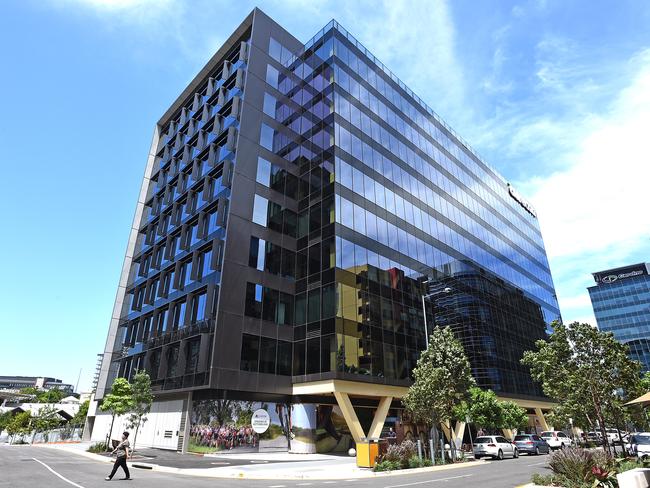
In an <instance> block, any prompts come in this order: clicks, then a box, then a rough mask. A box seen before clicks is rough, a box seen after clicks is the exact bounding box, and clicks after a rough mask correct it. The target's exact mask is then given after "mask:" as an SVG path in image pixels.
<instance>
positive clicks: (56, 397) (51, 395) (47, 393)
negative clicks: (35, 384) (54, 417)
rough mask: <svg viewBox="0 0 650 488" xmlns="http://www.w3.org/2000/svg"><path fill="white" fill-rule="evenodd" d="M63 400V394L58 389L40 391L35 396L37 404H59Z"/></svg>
mask: <svg viewBox="0 0 650 488" xmlns="http://www.w3.org/2000/svg"><path fill="white" fill-rule="evenodd" d="M63 398H65V392H64V391H63V390H59V389H58V388H52V389H50V390H44V391H40V392H38V394H37V395H36V400H37V401H38V403H59V402H60V401H61V400H62V399H63Z"/></svg>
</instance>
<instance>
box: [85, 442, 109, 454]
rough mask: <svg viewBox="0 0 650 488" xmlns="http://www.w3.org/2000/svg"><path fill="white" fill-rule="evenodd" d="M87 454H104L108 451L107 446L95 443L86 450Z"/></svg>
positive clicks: (104, 443) (103, 443)
mask: <svg viewBox="0 0 650 488" xmlns="http://www.w3.org/2000/svg"><path fill="white" fill-rule="evenodd" d="M87 451H88V452H95V453H97V452H106V451H108V445H107V444H106V442H95V443H94V444H93V445H92V446H90V447H89V448H88V449H87Z"/></svg>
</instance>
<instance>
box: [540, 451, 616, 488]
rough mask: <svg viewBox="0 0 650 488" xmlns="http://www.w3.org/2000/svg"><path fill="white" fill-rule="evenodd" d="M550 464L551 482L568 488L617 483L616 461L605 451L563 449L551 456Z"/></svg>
mask: <svg viewBox="0 0 650 488" xmlns="http://www.w3.org/2000/svg"><path fill="white" fill-rule="evenodd" d="M548 464H549V467H550V468H551V471H553V476H552V480H551V481H552V482H553V483H554V484H555V485H559V486H565V487H566V488H582V487H592V486H593V487H598V486H603V487H605V486H613V483H614V482H615V481H616V480H615V473H616V470H615V469H614V464H615V463H614V460H613V458H612V457H611V456H610V455H609V454H607V453H606V452H604V451H587V450H585V449H579V448H578V449H574V448H569V449H561V450H559V451H556V452H555V453H553V454H552V455H551V458H550V460H549V462H548ZM612 480H614V481H612ZM547 481H548V480H547Z"/></svg>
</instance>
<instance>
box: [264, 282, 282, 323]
mask: <svg viewBox="0 0 650 488" xmlns="http://www.w3.org/2000/svg"><path fill="white" fill-rule="evenodd" d="M278 293H279V292H278V291H277V290H274V289H272V288H269V287H266V286H265V287H264V291H263V292H262V318H263V319H264V320H268V321H270V322H276V323H277V318H276V313H277V308H278Z"/></svg>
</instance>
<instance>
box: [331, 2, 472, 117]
mask: <svg viewBox="0 0 650 488" xmlns="http://www.w3.org/2000/svg"><path fill="white" fill-rule="evenodd" d="M350 4H352V2H350ZM369 8H372V9H373V10H376V11H380V12H381V14H378V15H367V9H369ZM337 19H338V20H340V22H341V24H343V26H344V27H345V28H346V29H349V30H350V32H351V33H352V34H353V35H354V36H355V37H356V38H357V39H359V41H360V42H362V43H363V44H364V45H365V46H366V47H367V48H368V49H369V50H370V51H371V52H372V53H373V54H374V55H375V56H377V57H378V58H379V59H380V60H381V61H382V62H383V63H384V64H385V65H386V66H388V67H389V68H390V69H391V70H392V71H393V72H394V73H395V74H396V75H397V76H398V77H399V78H401V79H402V80H403V81H404V83H406V84H407V85H408V86H409V87H410V88H412V89H413V91H414V92H415V93H417V94H419V95H420V96H421V97H422V98H429V100H428V101H429V104H430V105H431V106H432V107H434V108H435V110H436V111H438V112H440V114H441V115H442V116H443V117H444V116H445V115H446V114H454V115H456V116H459V115H460V114H467V112H468V108H467V106H466V104H465V103H464V102H465V89H466V87H465V82H464V74H463V68H462V66H461V64H460V62H459V58H458V56H457V53H456V48H455V45H456V30H455V27H454V21H453V19H452V14H451V11H450V8H449V5H448V4H447V2H446V1H445V0H435V1H430V0H418V1H410V2H406V1H391V0H384V1H383V2H381V3H374V2H373V3H369V4H366V5H364V6H363V8H359V9H352V8H351V9H349V10H348V11H347V12H345V14H344V16H343V18H341V17H340V16H339V15H337ZM427 94H428V95H429V97H426V95H427ZM431 97H433V98H431Z"/></svg>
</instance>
